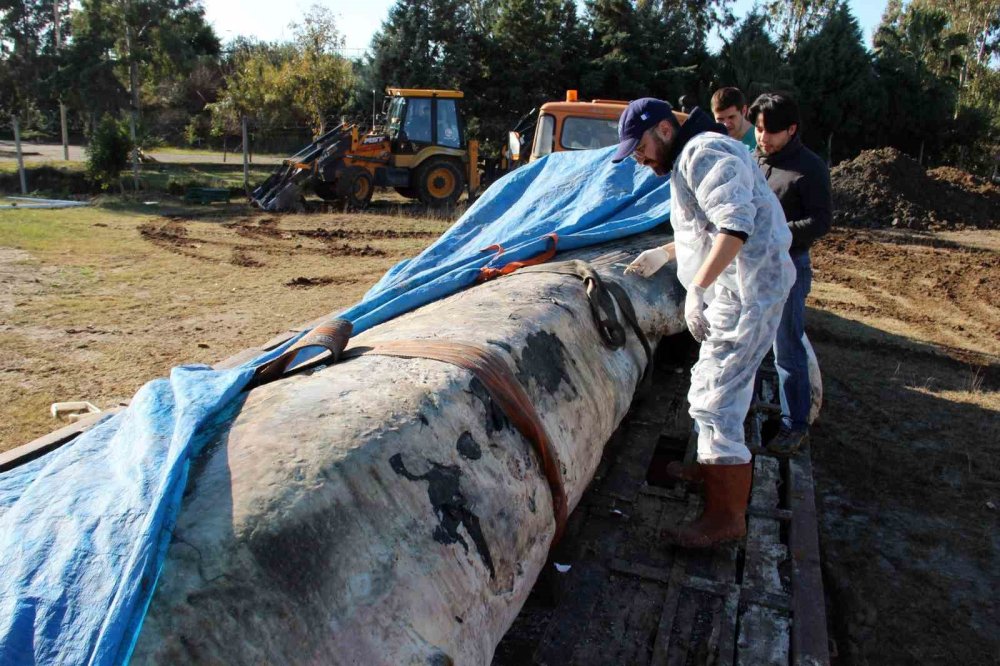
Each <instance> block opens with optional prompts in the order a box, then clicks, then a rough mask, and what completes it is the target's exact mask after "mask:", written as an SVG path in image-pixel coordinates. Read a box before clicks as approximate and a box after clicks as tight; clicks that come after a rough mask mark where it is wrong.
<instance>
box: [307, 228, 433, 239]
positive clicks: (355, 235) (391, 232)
mask: <svg viewBox="0 0 1000 666" xmlns="http://www.w3.org/2000/svg"><path fill="white" fill-rule="evenodd" d="M297 233H298V234H299V235H300V236H306V237H307V238H317V239H320V240H358V239H360V240H368V239H387V238H389V239H397V238H437V236H438V234H436V233H434V232H432V231H399V230H397V229H363V230H362V229H324V228H323V227H320V228H318V229H309V230H305V231H299V232H297Z"/></svg>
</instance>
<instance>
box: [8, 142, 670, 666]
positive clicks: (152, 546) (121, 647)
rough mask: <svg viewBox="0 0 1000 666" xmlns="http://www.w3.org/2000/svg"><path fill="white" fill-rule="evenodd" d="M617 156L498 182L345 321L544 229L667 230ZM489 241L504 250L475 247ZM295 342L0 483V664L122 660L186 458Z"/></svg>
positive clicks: (659, 209) (157, 390)
mask: <svg viewBox="0 0 1000 666" xmlns="http://www.w3.org/2000/svg"><path fill="white" fill-rule="evenodd" d="M611 153H612V149H607V150H599V151H584V152H572V153H571V152H564V153H556V154H553V155H551V156H549V157H547V158H545V159H543V160H540V161H538V162H535V163H533V164H531V165H528V166H526V167H522V168H520V169H518V170H517V171H515V172H513V173H511V174H509V175H508V176H506V177H504V178H503V179H502V180H501V181H499V182H497V183H496V184H495V185H494V186H493V187H491V188H490V189H489V190H488V191H487V192H486V193H485V194H484V195H483V196H482V197H481V198H480V199H479V200H478V201H477V202H476V203H475V204H474V205H473V206H472V207H471V208H470V209H469V210H468V212H466V214H465V215H463V216H462V218H461V219H460V220H458V222H456V223H455V224H454V225H453V226H452V227H451V228H450V229H449V230H448V231H447V232H445V233H444V234H443V235H442V236H441V238H439V239H438V240H437V241H436V242H435V243H434V244H433V245H431V246H430V247H429V248H427V249H426V250H424V251H423V252H422V253H421V254H420V255H418V256H417V257H415V258H413V259H410V260H407V261H404V262H402V263H400V264H398V265H397V266H395V267H394V268H392V269H391V270H390V271H389V272H388V273H386V275H385V276H384V277H383V278H382V279H381V280H380V281H379V282H378V283H377V284H376V285H375V286H374V287H372V289H371V290H369V291H368V293H367V294H365V296H364V299H363V300H362V301H361V302H360V303H358V304H357V305H355V306H354V307H352V308H350V309H348V310H347V311H345V312H344V313H342V314H341V316H342V317H345V318H347V319H349V320H350V321H352V322H353V324H354V331H355V333H360V332H361V331H363V330H365V329H368V328H371V327H372V326H375V325H377V324H380V323H382V322H385V321H388V320H389V319H392V318H393V317H395V316H397V315H400V314H402V313H404V312H407V311H409V310H412V309H414V308H416V307H419V306H421V305H424V304H425V303H429V302H431V301H434V300H436V299H439V298H442V297H444V296H447V295H449V294H452V293H454V292H456V291H458V290H460V289H462V288H464V287H467V286H469V285H471V284H473V283H474V282H475V280H476V277H477V275H478V273H479V270H480V268H482V267H483V266H486V265H496V266H499V265H502V264H505V263H507V262H509V261H519V260H524V259H528V258H530V257H533V256H535V255H538V254H540V253H542V252H543V251H545V249H546V247H547V244H548V243H549V241H548V240H547V239H546V238H545V235H546V234H549V233H553V232H554V233H556V234H558V236H559V249H560V250H570V249H574V248H580V247H584V246H588V245H594V244H597V243H603V242H606V241H610V240H614V239H617V238H622V237H625V236H629V235H632V234H637V233H640V232H643V231H646V230H649V229H651V228H653V227H655V226H657V225H658V224H660V223H662V222H664V221H665V220H666V219H667V218H668V215H669V208H670V204H669V197H670V191H669V185H668V183H667V180H666V179H659V178H656V177H655V176H653V174H652V171H651V170H649V169H643V168H641V167H638V166H636V165H635V163H634V162H633V161H632V160H627V161H625V162H623V163H622V164H619V165H613V164H611V162H610V157H611ZM493 244H499V245H502V246H503V248H504V253H503V254H502V255H501V256H500V257H496V256H495V252H483V251H482V250H483V248H486V247H487V246H490V245H493ZM491 262H492V263H491ZM296 339H298V338H296ZM294 341H295V340H292V341H289V343H287V344H286V345H284V346H282V347H281V348H279V349H275V350H274V351H272V352H269V353H266V354H264V355H262V356H261V357H259V358H257V359H254V360H253V361H250V362H248V363H246V364H244V365H242V366H240V367H238V368H235V369H230V370H213V369H212V368H209V367H207V366H202V365H188V366H181V367H178V368H174V369H173V370H172V371H171V373H170V377H169V379H157V380H155V381H152V382H149V383H148V384H146V385H145V386H143V387H142V388H141V389H140V390H139V392H138V393H137V394H136V395H135V397H134V398H133V399H132V401H131V404H130V405H129V407H128V408H127V409H126V410H124V411H123V412H120V413H118V414H115V415H113V416H111V417H109V418H107V419H105V420H104V421H103V422H101V423H100V424H99V425H98V426H96V427H94V428H92V429H90V430H88V431H87V432H85V433H84V434H82V435H81V436H79V437H77V438H76V439H75V440H74V441H72V442H70V443H68V444H65V445H64V446H62V447H61V448H59V449H57V450H55V451H53V452H51V453H49V454H47V455H45V456H43V457H41V458H39V459H38V460H35V461H33V462H31V463H28V464H25V465H22V466H20V467H17V468H15V469H13V470H11V471H9V472H6V473H4V474H2V475H0V663H3V664H8V663H10V664H15V663H16V664H32V663H39V664H118V663H123V662H126V661H128V657H129V655H130V654H131V650H132V648H133V646H134V644H135V640H136V638H137V636H138V633H139V629H140V628H141V625H142V619H143V617H144V616H145V613H146V608H147V606H148V604H149V602H150V600H151V598H152V595H153V590H154V589H155V587H156V581H157V578H158V577H159V574H160V571H161V568H162V566H163V561H164V556H165V552H166V548H167V545H168V543H169V541H170V536H171V533H172V530H173V525H174V522H175V520H176V517H177V513H178V511H179V510H180V503H181V495H182V493H183V491H184V487H185V484H186V480H187V474H188V469H189V467H190V464H191V461H192V459H193V458H194V457H195V456H197V455H198V453H199V451H200V450H201V449H202V447H203V446H204V445H205V444H206V443H208V442H210V441H211V440H212V439H213V438H215V437H216V436H217V434H218V432H219V431H220V429H224V428H226V427H227V426H228V424H229V422H230V421H231V419H232V418H233V416H235V414H236V413H237V412H238V410H239V408H240V406H241V405H242V400H243V396H245V393H244V392H243V389H244V388H245V386H246V385H247V383H248V381H249V380H250V378H251V376H252V375H253V371H254V368H256V367H257V366H259V365H261V364H262V363H264V362H266V361H268V360H270V359H271V358H274V357H275V356H277V355H278V354H280V353H281V352H282V351H284V349H285V348H286V347H287V346H288V345H290V344H292V343H293V342H294ZM298 360H299V361H301V360H305V359H303V358H300V359H298Z"/></svg>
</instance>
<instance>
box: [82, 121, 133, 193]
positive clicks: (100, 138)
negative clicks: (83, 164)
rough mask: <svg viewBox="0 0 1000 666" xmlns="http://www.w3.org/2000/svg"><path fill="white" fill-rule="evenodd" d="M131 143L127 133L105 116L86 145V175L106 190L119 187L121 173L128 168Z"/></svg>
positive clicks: (123, 128) (117, 123) (116, 122)
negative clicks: (114, 185)
mask: <svg viewBox="0 0 1000 666" xmlns="http://www.w3.org/2000/svg"><path fill="white" fill-rule="evenodd" d="M130 150H132V142H131V141H130V140H129V138H128V131H127V130H126V129H125V127H123V126H122V124H121V123H120V122H118V121H117V120H115V118H113V117H112V116H111V115H110V114H107V115H105V116H104V117H103V118H102V119H101V122H100V123H99V124H98V125H97V128H96V129H95V130H94V134H93V136H92V137H91V139H90V143H89V144H88V145H87V175H88V176H89V177H90V178H91V180H93V181H94V182H96V183H97V184H98V185H100V187H101V189H102V190H106V189H108V188H109V187H111V185H113V184H114V183H118V184H119V186H121V178H120V176H121V172H122V171H124V170H125V167H126V166H128V154H129V151H130Z"/></svg>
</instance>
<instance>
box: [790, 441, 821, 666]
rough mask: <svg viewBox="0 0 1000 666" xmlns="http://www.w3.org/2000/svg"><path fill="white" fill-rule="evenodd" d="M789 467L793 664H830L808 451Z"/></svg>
mask: <svg viewBox="0 0 1000 666" xmlns="http://www.w3.org/2000/svg"><path fill="white" fill-rule="evenodd" d="M788 468H789V472H788V476H789V479H788V493H789V502H788V503H789V506H790V507H791V508H792V522H791V525H789V542H790V547H791V555H792V612H793V617H794V618H795V622H794V624H793V625H792V664H793V666H818V665H824V666H825V665H826V664H829V663H830V647H829V638H828V635H827V630H826V605H825V603H824V595H823V575H822V572H821V570H820V556H819V534H818V528H817V524H816V496H815V489H814V487H813V477H812V460H811V458H810V456H809V452H808V450H806V451H803V452H802V453H800V454H799V455H797V456H795V457H794V458H792V459H790V461H789V465H788Z"/></svg>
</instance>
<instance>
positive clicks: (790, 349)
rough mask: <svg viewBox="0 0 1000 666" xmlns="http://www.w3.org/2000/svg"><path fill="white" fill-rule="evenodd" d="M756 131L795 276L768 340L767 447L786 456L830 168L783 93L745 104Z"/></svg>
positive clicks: (806, 396)
mask: <svg viewBox="0 0 1000 666" xmlns="http://www.w3.org/2000/svg"><path fill="white" fill-rule="evenodd" d="M750 122H751V123H753V125H754V131H755V132H756V136H757V152H756V155H757V164H758V165H759V166H760V168H761V169H763V171H764V176H765V177H766V178H767V184H768V185H769V186H770V187H771V190H772V191H773V192H774V193H775V195H777V197H778V200H779V201H780V202H781V207H782V209H783V210H784V211H785V218H786V219H787V220H788V227H789V229H791V232H792V247H791V250H790V253H791V256H792V262H793V263H794V264H795V271H796V279H795V285H794V286H793V287H792V291H791V293H790V294H789V295H788V300H787V301H786V302H785V309H784V311H783V312H782V315H781V323H780V324H779V326H778V335H777V338H776V339H775V342H774V357H775V365H776V366H777V370H778V380H779V385H780V391H779V392H780V394H781V429H780V430H779V431H778V434H777V435H776V436H775V437H774V439H772V440H771V441H770V442H769V443H768V445H767V448H768V450H769V451H771V452H772V453H777V454H784V455H791V454H793V453H795V452H796V451H798V450H799V447H801V445H802V442H803V440H804V439H805V437H806V435H807V434H808V431H809V421H808V419H809V409H810V406H811V403H812V396H811V391H810V386H809V360H808V355H807V352H806V348H805V345H804V343H803V340H802V338H803V335H805V313H806V295H807V294H808V293H809V289H810V287H811V286H812V267H811V264H810V262H809V246H810V245H812V243H813V241H815V240H816V239H817V238H819V237H820V236H822V235H823V234H825V233H826V232H827V231H829V230H830V218H831V209H832V202H831V199H830V170H829V169H828V168H827V166H826V163H825V162H823V160H822V159H820V157H819V156H818V155H816V153H814V152H812V151H811V150H809V149H808V148H806V147H805V145H803V143H802V140H801V138H800V137H799V108H798V105H796V103H795V101H794V100H793V99H792V98H791V97H790V96H788V95H787V94H784V93H765V94H763V95H761V96H760V97H758V98H757V99H756V100H754V103H753V105H752V106H751V107H750Z"/></svg>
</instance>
